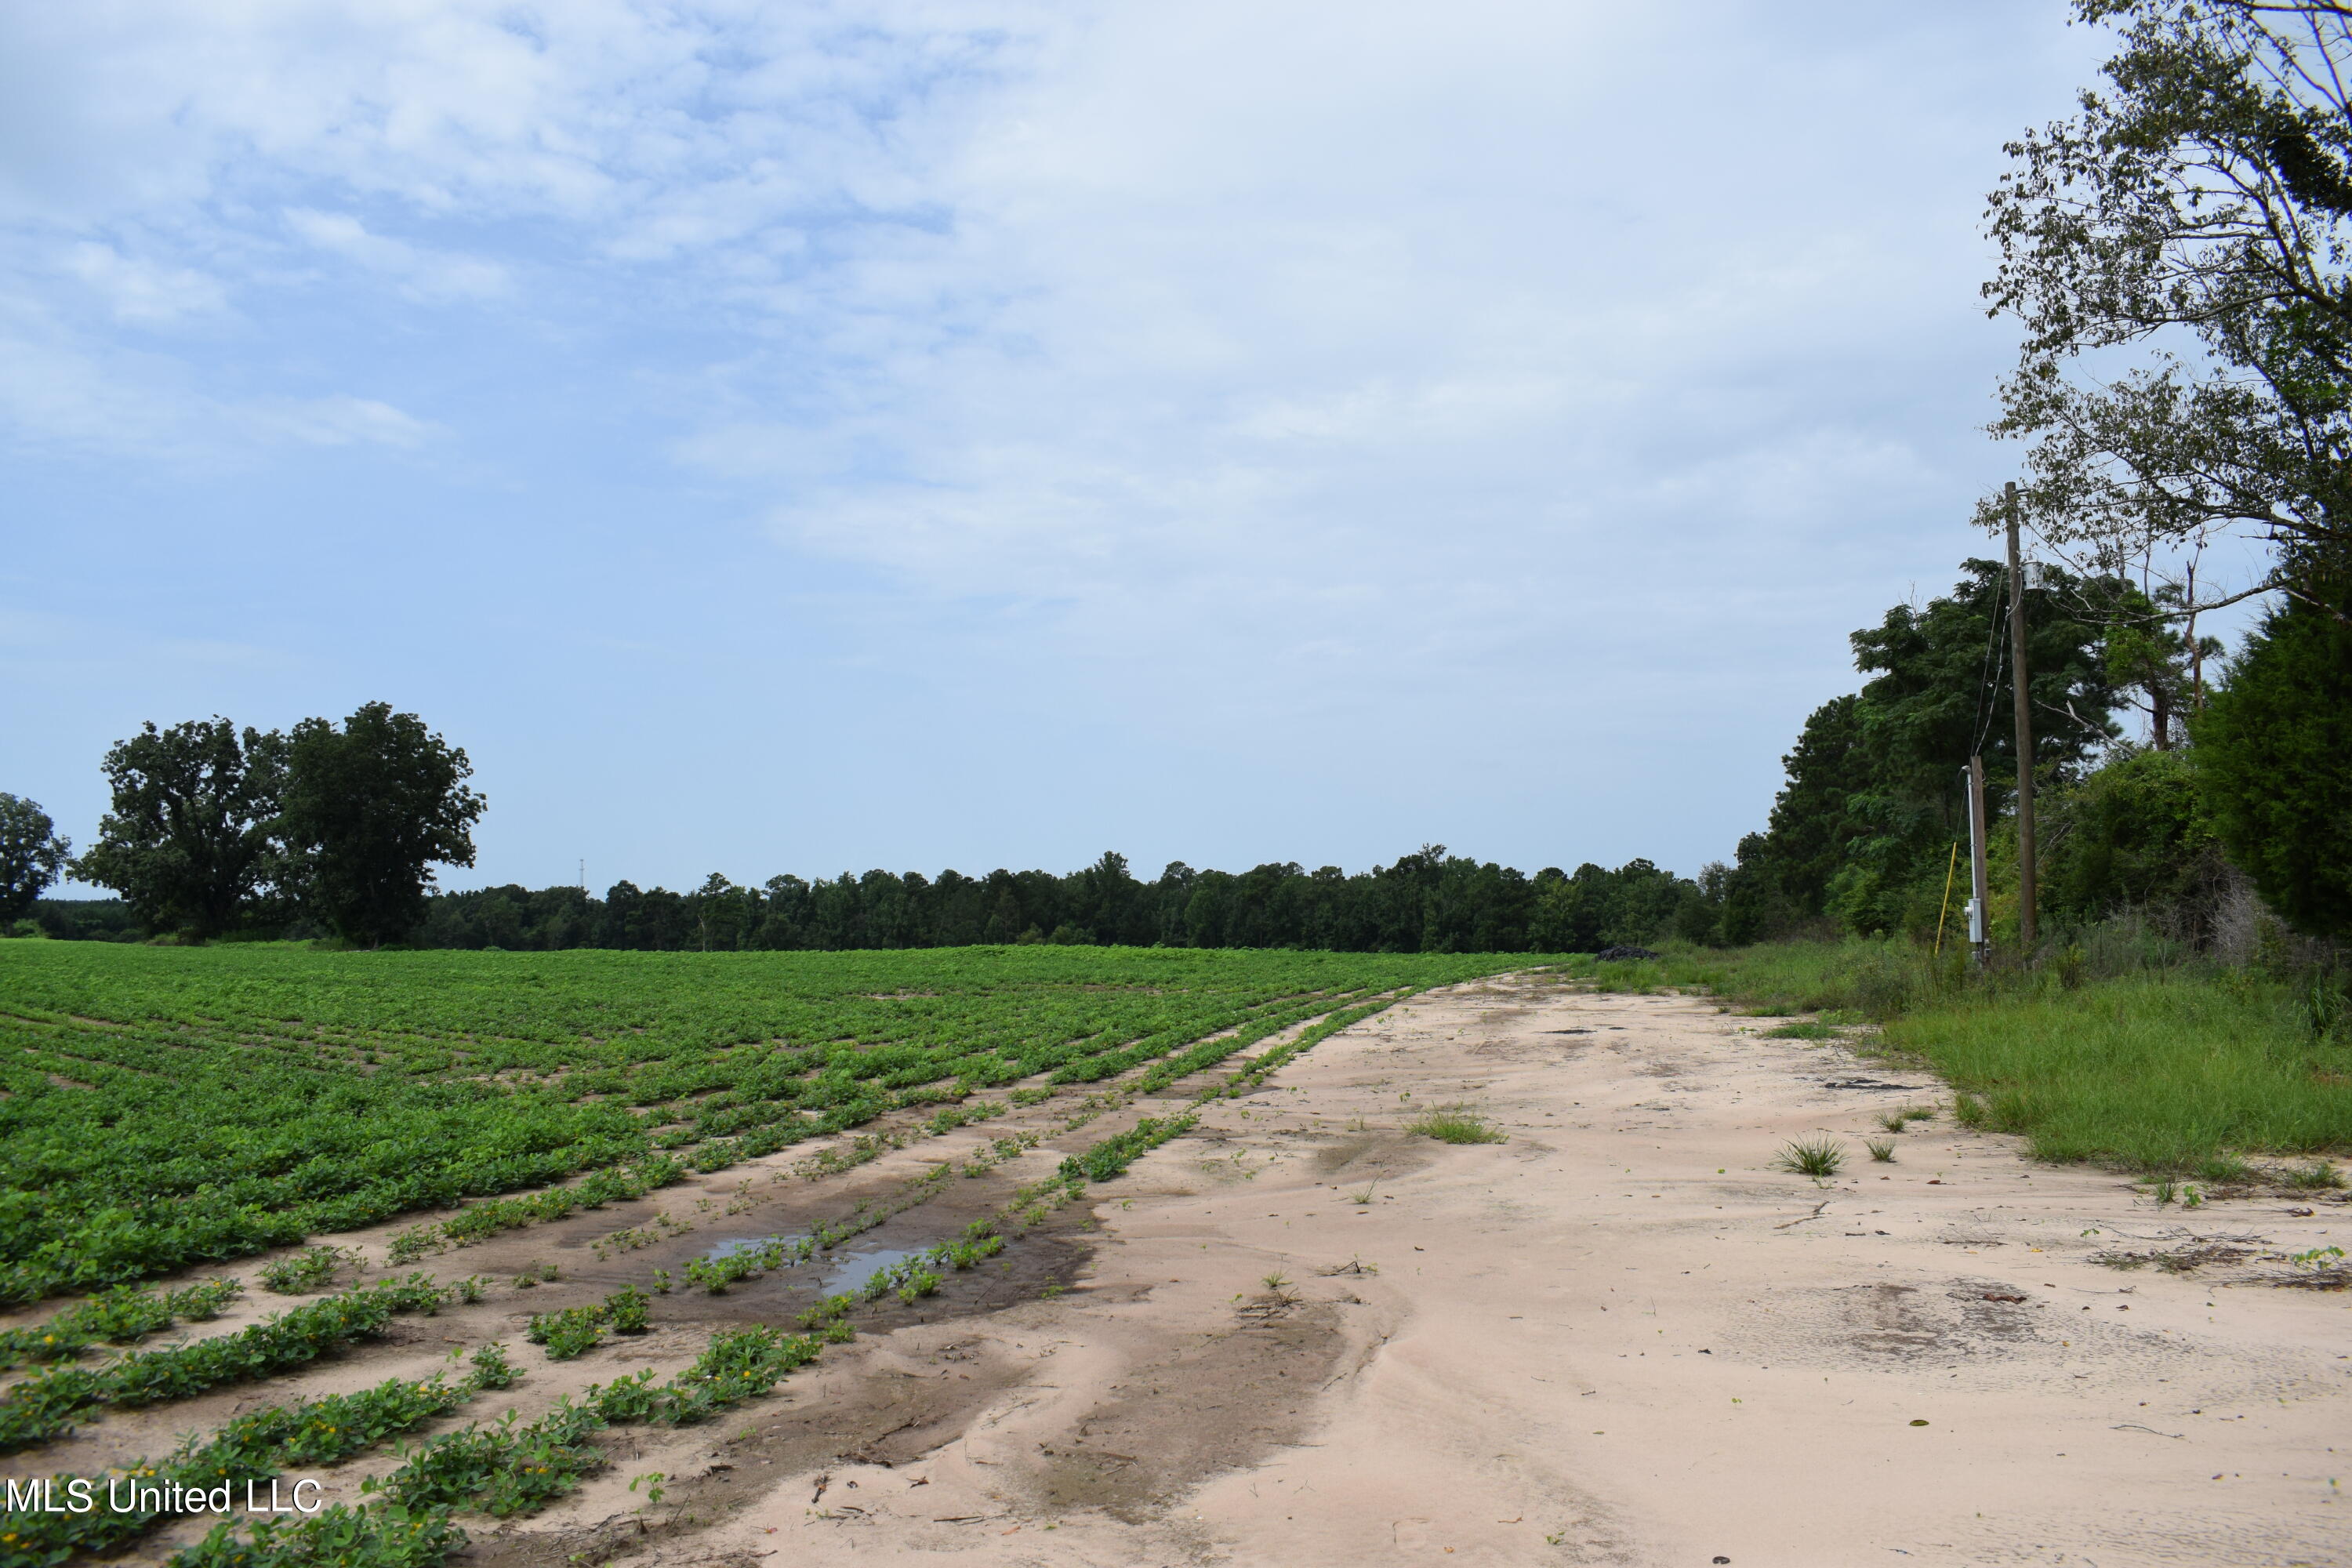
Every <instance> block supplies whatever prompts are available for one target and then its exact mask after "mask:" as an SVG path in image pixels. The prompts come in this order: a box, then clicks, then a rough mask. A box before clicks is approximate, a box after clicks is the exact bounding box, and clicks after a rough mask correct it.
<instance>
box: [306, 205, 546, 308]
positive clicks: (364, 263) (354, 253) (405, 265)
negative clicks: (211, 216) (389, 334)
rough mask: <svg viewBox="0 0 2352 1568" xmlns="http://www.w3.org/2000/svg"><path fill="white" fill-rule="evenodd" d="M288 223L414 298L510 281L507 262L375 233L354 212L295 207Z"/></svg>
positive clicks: (488, 294) (486, 290)
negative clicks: (396, 282) (395, 281)
mask: <svg viewBox="0 0 2352 1568" xmlns="http://www.w3.org/2000/svg"><path fill="white" fill-rule="evenodd" d="M286 226H288V227H289V228H290V229H292V230H293V231H294V232H295V233H296V234H297V235H299V236H300V237H302V238H303V239H305V240H307V241H309V242H310V244H312V245H314V246H316V247H319V248H320V249H321V250H326V251H331V252H333V253H334V254H336V255H338V256H341V257H343V258H345V259H347V260H350V261H352V262H354V263H356V264H358V265H359V266H361V267H364V268H369V269H370V270H372V271H375V272H381V273H384V274H386V275H388V276H390V277H392V278H394V279H398V280H399V281H400V285H401V291H402V292H403V293H404V294H406V295H407V296H408V297H409V298H410V299H412V300H487V299H490V298H493V297H495V296H497V295H500V294H503V293H505V292H507V289H508V287H509V279H508V276H507V270H506V268H503V267H500V266H499V265H497V264H496V263H494V262H488V261H482V260H478V259H477V258H472V257H467V256H452V255H446V254H444V253H441V252H438V251H435V250H430V249H427V248H425V247H420V246H415V245H410V244H407V243H405V242H404V241H402V240H397V239H392V238H388V237H385V236H383V235H380V234H371V233H369V232H368V229H367V226H366V225H364V224H362V223H361V222H360V220H359V219H357V218H355V217H353V216H351V215H350V214H348V213H325V212H317V211H313V210H312V209H310V208H309V207H289V209H287V213H286Z"/></svg>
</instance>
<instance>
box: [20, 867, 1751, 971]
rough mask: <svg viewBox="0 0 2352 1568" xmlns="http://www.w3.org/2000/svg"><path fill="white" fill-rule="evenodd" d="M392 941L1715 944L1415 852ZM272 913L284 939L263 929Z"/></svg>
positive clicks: (1653, 886) (1631, 874)
mask: <svg viewBox="0 0 2352 1568" xmlns="http://www.w3.org/2000/svg"><path fill="white" fill-rule="evenodd" d="M422 908H423V912H422V914H421V916H420V917H419V919H418V920H417V922H416V924H415V926H413V927H412V928H410V929H409V930H408V931H406V932H405V933H404V938H403V939H402V940H404V942H407V943H409V944H411V945H415V946H419V947H446V948H470V949H485V948H499V949H505V950H509V951H514V952H551V951H556V950H561V949H566V948H623V949H632V950H635V951H638V952H757V951H786V952H794V951H798V952H837V951H845V950H851V949H860V948H912V947H957V946H966V945H975V944H1020V943H1028V942H1050V943H1058V944H1065V945H1067V944H1086V945H1111V944H1132V945H1136V946H1143V947H1149V946H1154V945H1159V946H1167V947H1266V948H1302V949H1307V948H1312V949H1322V950H1326V951H1336V952H1595V951H1598V950H1599V949H1601V948H1604V947H1609V946H1614V945H1620V944H1633V945H1643V944H1648V943H1652V942H1661V941H1664V940H1665V939H1667V938H1670V937H1675V936H1681V937H1684V938H1686V939H1689V940H1695V941H1709V940H1713V938H1714V935H1715V931H1716V922H1717V920H1718V919H1719V914H1720V905H1719V901H1718V900H1716V899H1714V898H1712V897H1710V896H1709V894H1708V893H1707V891H1706V886H1705V884H1704V883H1703V882H1699V881H1694V880H1692V879H1689V878H1686V877H1678V876H1676V875H1675V874H1674V873H1673V872H1670V871H1666V870H1663V869H1661V868H1658V867H1656V866H1654V865H1652V864H1651V863H1650V862H1649V861H1647V860H1639V859H1637V860H1633V861H1629V862H1628V863H1626V864H1625V865H1623V866H1621V867H1619V868H1616V869H1614V870H1609V869H1605V868H1601V867H1600V866H1595V865H1591V864H1587V865H1583V866H1580V867H1578V868H1576V870H1575V871H1573V872H1564V871H1561V870H1560V869H1559V868H1556V867H1547V868H1544V869H1542V870H1540V871H1538V872H1537V873H1536V874H1535V875H1534V876H1532V877H1530V876H1528V875H1527V874H1526V873H1524V872H1521V871H1518V870H1516V869H1514V868H1509V867H1506V866H1501V865H1497V864H1496V863H1494V862H1492V861H1486V862H1481V861H1478V860H1475V859H1472V858H1467V857H1465V856H1457V855H1454V854H1451V853H1449V852H1448V851H1447V850H1446V849H1445V847H1444V846H1442V845H1426V846H1423V847H1422V848H1420V849H1417V850H1415V851H1413V852H1412V854H1409V855H1404V856H1401V857H1399V858H1397V859H1396V860H1395V861H1394V862H1392V863H1391V864H1388V865H1385V866H1375V867H1373V868H1371V869H1370V871H1365V872H1358V873H1355V874H1353V875H1350V874H1349V873H1348V872H1345V871H1343V870H1341V869H1340V868H1338V867H1336V866H1326V867H1323V868H1319V869H1318V870H1313V871H1309V870H1307V869H1306V868H1304V867H1301V866H1299V865H1297V863H1296V862H1287V863H1274V864H1267V865H1263V866H1258V867H1255V868H1253V869H1251V870H1248V871H1244V872H1238V873H1235V872H1227V871H1216V870H1195V869H1193V868H1192V867H1190V866H1187V865H1185V864H1184V863H1183V862H1181V861H1175V862H1171V864H1170V865H1169V866H1168V867H1167V868H1165V869H1164V870H1162V871H1161V872H1160V876H1159V877H1158V878H1157V879H1154V880H1151V881H1148V882H1147V881H1143V880H1141V879H1138V878H1137V877H1135V876H1134V875H1133V873H1132V872H1131V871H1130V870H1129V866H1128V862H1127V858H1126V857H1124V856H1122V855H1119V854H1118V853H1116V852H1110V853H1106V854H1105V855H1103V856H1102V857H1101V858H1099V859H1097V861H1095V862H1094V864H1092V865H1090V866H1088V867H1087V868H1085V869H1083V870H1079V871H1074V872H1069V873H1065V874H1057V873H1054V872H1048V871H1036V870H1031V871H1010V870H996V871H991V872H989V873H987V874H986V875H984V876H966V875H964V874H963V873H961V872H959V871H954V870H948V871H942V872H940V873H939V874H938V875H937V876H936V877H932V876H926V875H924V874H923V873H921V872H919V871H908V872H903V873H902V872H892V871H882V870H873V871H867V872H866V873H864V874H863V875H860V874H857V873H854V872H846V871H845V872H843V873H842V874H841V875H840V876H838V877H830V878H828V877H819V878H815V879H803V878H801V877H797V876H792V875H785V876H779V877H772V878H770V879H768V880H767V881H766V882H765V883H762V884H758V885H753V886H745V885H741V884H738V883H736V882H733V881H730V879H728V878H726V877H724V876H722V875H719V874H718V873H716V872H714V873H712V874H711V875H710V877H709V878H708V879H706V880H705V881H704V882H703V883H702V885H701V886H700V887H698V888H694V889H688V890H687V891H683V892H677V891H672V890H671V889H667V888H661V887H652V888H640V887H638V886H637V885H636V884H635V883H634V882H627V881H623V882H616V883H614V885H613V886H612V887H611V888H610V889H607V890H606V891H605V893H604V896H603V897H602V898H598V897H596V896H594V895H593V894H591V893H590V892H588V891H587V890H586V889H583V888H576V887H553V888H540V889H530V888H525V887H521V886H518V885H511V884H509V885H507V886H501V887H491V888H482V889H468V890H465V891H457V892H435V893H431V894H428V895H427V896H426V898H425V900H424V903H423V906H422ZM252 912H253V917H254V918H253V920H252V921H251V922H250V923H248V924H247V925H245V926H243V927H241V928H239V931H238V932H237V933H236V934H241V935H246V936H251V937H268V936H280V937H282V936H296V937H299V936H305V935H312V934H320V933H318V932H315V931H312V930H311V929H310V926H309V925H308V924H307V923H306V922H305V921H303V919H302V918H301V917H300V916H299V913H296V914H294V915H292V916H291V918H288V916H287V911H285V910H274V911H273V910H268V909H266V908H264V907H262V906H260V905H258V904H257V906H256V907H255V909H254V910H253V911H252ZM272 914H275V915H277V916H278V918H279V919H280V920H281V921H282V922H283V923H278V924H272V923H269V917H270V916H271V915H272ZM35 923H37V925H38V926H39V928H40V929H42V930H43V931H47V933H48V934H50V935H53V936H58V937H63V938H68V939H72V938H89V939H98V940H112V941H138V940H142V939H143V938H144V937H146V936H147V935H148V934H149V933H148V932H147V931H146V930H144V929H143V928H142V926H141V925H140V924H139V922H138V921H136V920H135V919H132V918H130V916H129V915H128V911H127V910H124V909H123V908H122V907H121V906H120V905H115V904H80V905H75V904H66V903H59V902H45V903H43V904H42V905H41V906H40V907H39V909H38V910H37V911H36V922H35Z"/></svg>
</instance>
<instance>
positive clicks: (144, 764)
mask: <svg viewBox="0 0 2352 1568" xmlns="http://www.w3.org/2000/svg"><path fill="white" fill-rule="evenodd" d="M104 767H105V772H106V775H107V780H108V784H109V785H110V791H111V806H110V810H109V811H108V813H107V814H106V816H105V817H104V819H103V820H102V822H101V823H100V830H99V837H98V842H97V843H96V844H95V845H94V846H93V847H91V848H90V849H89V850H88V851H87V852H85V853H84V854H82V855H80V856H79V857H78V858H77V857H75V856H74V855H73V854H72V853H71V846H70V845H68V844H67V843H66V841H65V840H64V839H62V838H60V837H58V835H57V834H56V832H55V828H54V825H53V824H52V823H51V821H50V819H49V818H48V816H47V814H46V813H44V812H42V811H41V809H40V807H39V806H38V805H35V804H34V803H32V802H30V801H26V800H23V799H20V798H19V797H17V796H15V795H0V931H8V930H12V929H13V930H15V931H17V932H18V933H19V934H32V933H34V932H42V933H46V934H47V935H50V936H53V937H59V938H66V939H101V940H110V941H143V940H150V939H152V938H155V937H172V938H176V939H178V940H184V941H199V942H202V941H214V940H220V939H247V940H257V939H272V938H277V939H285V938H293V939H301V938H317V937H333V938H336V939H340V940H341V941H344V942H352V943H359V944H364V945H367V946H372V947H373V946H381V945H383V944H386V943H405V944H411V945H416V946H423V947H454V948H492V947H495V948H505V949H511V950H516V951H538V952H545V951H551V950H556V949H562V948H578V947H602V948H628V949H635V950H639V951H647V952H689V951H690V952H740V951H746V950H785V951H793V950H819V951H837V950H844V949H854V948H907V947H942V946H962V945H968V944H976V943H1021V942H1055V943H1085V944H1133V945H1137V946H1151V945H1154V944H1160V945H1166V946H1177V947H1291V948H1318V949H1325V950H1330V951H1339V952H1593V951H1597V950H1598V949H1601V948H1603V947H1608V946H1612V945H1622V944H1633V945H1641V944H1646V943H1650V942H1659V941H1662V940H1664V939H1666V938H1669V937H1676V936H1679V937H1682V938H1685V939H1686V940H1692V941H1701V942H1705V941H1713V940H1717V938H1718V936H1719V933H1720V922H1721V916H1722V900H1721V897H1720V889H1721V886H1722V878H1721V876H1720V874H1719V869H1720V868H1717V871H1716V872H1711V873H1710V874H1709V876H1708V877H1706V878H1702V879H1699V880H1696V881H1694V880H1692V879H1689V878H1685V877H1678V876H1676V875H1675V874H1674V873H1673V872H1671V871H1666V870H1664V869H1661V868H1659V867H1657V866H1654V865H1653V864H1652V863H1651V862H1649V861H1647V860H1641V859H1636V860H1632V861H1629V862H1627V863H1626V864H1625V865H1623V866H1621V867H1618V868H1616V869H1614V870H1609V869H1606V868H1602V867H1600V866H1596V865H1591V864H1587V865H1582V866H1579V867H1578V868H1576V869H1575V870H1574V871H1573V872H1567V871H1562V870H1560V869H1559V868H1557V867H1547V868H1544V869H1542V870H1540V871H1538V872H1536V873H1535V874H1534V875H1533V876H1529V875H1528V874H1527V873H1525V872H1523V871H1520V870H1517V869H1515V868H1510V867H1507V866H1502V865H1498V864H1496V863H1495V862H1493V861H1484V862H1482V861H1479V860H1475V859H1472V858H1467V857H1464V856H1458V855H1454V854H1451V853H1449V852H1448V851H1447V850H1446V848H1445V847H1444V846H1443V845H1423V847H1421V848H1419V849H1417V850H1415V851H1413V852H1412V853H1411V854H1408V855H1403V856H1400V857H1399V858H1397V859H1396V860H1395V861H1393V862H1391V863H1390V864H1388V865H1384V866H1375V867H1373V868H1371V869H1370V870H1369V871H1364V872H1358V873H1355V874H1353V875H1350V874H1349V873H1348V872H1346V871H1343V870H1341V869H1340V868H1339V867H1336V866H1325V867H1322V868H1319V869H1317V870H1313V871H1309V870H1307V868H1304V867H1303V866H1300V865H1298V864H1297V863H1296V862H1284V863H1272V864H1267V865H1262V866H1258V867H1255V868H1252V869H1250V870H1248V871H1244V872H1238V873H1235V872H1227V871H1217V870H1197V871H1196V870H1194V869H1193V868H1192V867H1190V866H1187V865H1185V864H1184V863H1183V862H1181V861H1176V862H1172V863H1171V864H1170V865H1169V866H1168V867H1167V868H1165V869H1163V870H1162V871H1161V872H1160V876H1159V877H1158V878H1157V879H1154V880H1152V881H1149V882H1146V881H1142V880H1140V879H1138V878H1137V877H1136V876H1135V875H1134V874H1133V873H1132V872H1131V871H1130V870H1129V866H1128V862H1127V858H1126V857H1124V856H1122V855H1119V854H1118V853H1116V852H1110V853H1106V854H1104V855H1103V856H1102V857H1101V858H1099V859H1097V861H1095V862H1094V864H1092V865H1090V866H1088V867H1087V868H1084V869H1083V870H1078V871H1073V872H1069V873H1066V874H1056V873H1053V872H1048V871H1041V870H1029V871H1010V870H1002V869H1000V870H995V871H991V872H989V873H987V874H986V875H984V876H966V875H964V874H962V873H961V872H958V871H954V870H947V871H942V872H940V874H939V875H938V876H936V877H928V876H925V875H924V874H922V873H920V872H914V871H909V872H903V873H898V872H890V871H882V870H873V871H867V872H866V873H864V874H863V875H859V874H856V873H853V872H847V871H845V872H843V873H842V874H841V875H840V876H838V877H831V878H826V877H819V878H816V879H813V880H812V879H803V878H801V877H798V876H792V875H785V876H778V877H772V878H770V879H768V880H767V881H766V882H764V883H762V884H760V885H757V886H742V885H739V884H737V883H735V882H733V881H730V879H728V878H726V877H725V876H723V875H721V874H719V873H717V872H713V873H712V874H711V875H710V876H709V878H708V879H705V880H704V882H703V883H702V885H701V886H700V887H698V888H695V889H690V890H687V891H683V892H673V891H671V890H670V889H667V888H661V887H652V888H640V887H638V886H637V885H636V884H635V883H634V882H627V881H623V882H616V883H614V885H613V886H612V887H611V888H610V889H607V890H606V891H605V893H604V897H603V898H601V899H600V898H595V897H593V896H591V895H590V894H589V892H588V891H587V889H584V888H572V887H554V888H541V889H528V888H523V887H520V886H513V885H509V886H503V887H493V888H484V889H473V890H467V891H461V892H444V891H439V890H437V889H435V887H434V885H433V884H434V870H433V868H434V867H435V866H436V865H454V866H470V865H472V864H473V862H474V844H473V838H472V828H473V826H474V824H475V823H476V822H477V821H478V819H479V818H480V816H481V815H482V813H483V810H484V808H485V805H486V803H485V802H484V800H483V797H482V796H481V795H479V794H478V793H476V792H475V791H473V790H472V789H470V788H468V787H467V785H466V783H465V781H466V779H467V778H468V777H469V776H471V773H472V767H471V764H470V763H469V762H468V761H467V756H466V753H465V752H463V751H462V750H460V749H458V748H457V747H453V746H451V745H449V744H447V743H446V742H445V741H444V740H443V739H442V738H441V737H440V736H439V735H438V734H436V733H434V732H432V731H430V730H428V729H427V728H426V726H425V722H424V721H423V720H422V719H420V718H418V717H417V716H416V715H415V714H414V713H395V712H394V711H393V710H392V709H391V708H390V706H389V705H388V704H385V703H381V702H377V703H370V704H368V705H366V706H365V707H362V709H360V710H358V711H357V712H355V713H353V714H352V716H351V717H350V718H349V719H347V720H345V721H342V722H341V724H335V723H331V722H329V721H325V720H320V719H311V720H305V721H302V722H301V723H299V724H298V725H296V726H295V727H294V728H293V730H292V731H289V732H286V733H279V732H278V731H266V732H265V731H256V730H253V729H251V728H247V729H243V730H239V729H238V728H237V727H236V725H235V724H233V723H231V722H230V721H228V720H226V719H224V718H218V717H215V718H213V719H210V720H195V721H188V722H186V723H181V724H175V725H173V726H171V727H170V728H169V729H159V728H157V726H156V725H154V724H153V723H152V722H151V723H148V724H146V725H143V726H142V729H141V731H140V733H139V734H137V735H135V736H132V737H131V738H130V739H128V740H126V741H122V742H118V743H117V744H116V745H115V746H113V747H112V748H111V749H110V750H109V751H108V752H107V754H106V760H105V763H104ZM61 874H70V875H72V876H74V877H75V878H77V879H80V880H83V881H87V882H91V883H95V884H97V885H98V886H100V887H104V888H108V889H113V890H114V891H115V892H116V893H117V894H118V895H120V897H119V899H117V900H106V901H82V902H68V901H49V900H40V899H39V895H40V893H41V891H42V890H43V889H45V888H47V887H48V886H49V885H51V884H52V883H53V882H54V881H55V880H56V879H58V877H59V876H60V875H61Z"/></svg>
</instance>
